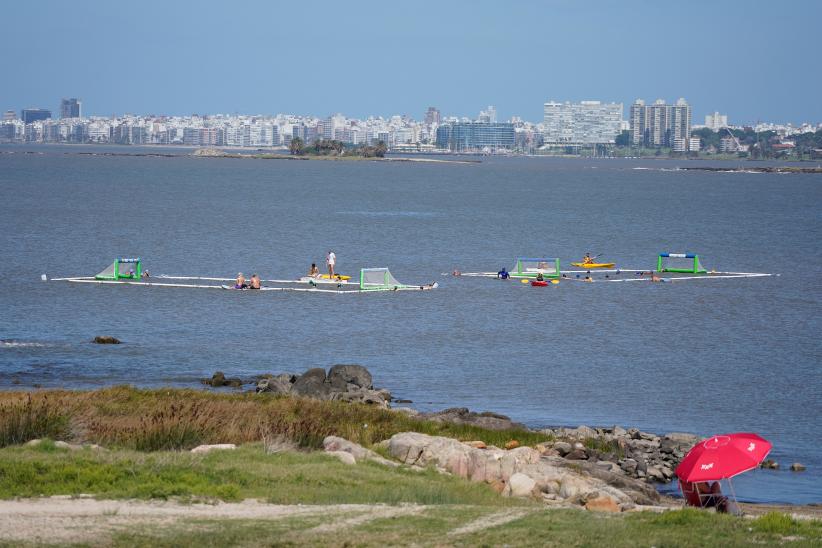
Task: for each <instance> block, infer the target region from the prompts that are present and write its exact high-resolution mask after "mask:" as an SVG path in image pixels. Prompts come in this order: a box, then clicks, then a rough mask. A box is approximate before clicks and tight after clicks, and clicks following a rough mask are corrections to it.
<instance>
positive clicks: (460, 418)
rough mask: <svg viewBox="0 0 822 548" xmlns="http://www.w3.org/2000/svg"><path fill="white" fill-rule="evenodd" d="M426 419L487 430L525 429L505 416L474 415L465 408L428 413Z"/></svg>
mask: <svg viewBox="0 0 822 548" xmlns="http://www.w3.org/2000/svg"><path fill="white" fill-rule="evenodd" d="M424 417H425V418H426V419H429V420H433V421H438V422H448V423H452V424H471V425H474V426H479V427H481V428H487V429H489V430H511V429H514V428H518V429H525V426H524V425H522V424H519V423H516V422H513V421H512V420H511V419H510V418H508V417H506V416H505V415H499V414H497V413H491V412H488V411H485V412H483V413H475V412H473V411H469V410H468V408H466V407H452V408H450V409H445V410H443V411H439V412H437V413H428V414H426V415H424Z"/></svg>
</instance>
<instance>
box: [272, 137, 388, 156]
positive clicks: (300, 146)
mask: <svg viewBox="0 0 822 548" xmlns="http://www.w3.org/2000/svg"><path fill="white" fill-rule="evenodd" d="M288 151H289V152H290V153H291V154H292V155H294V156H304V155H309V156H361V157H363V158H382V157H384V156H385V153H386V152H388V146H387V145H386V144H385V143H384V142H383V141H378V142H377V143H376V144H374V145H351V144H347V143H343V142H342V141H338V140H336V139H315V140H314V142H312V143H311V144H309V145H306V144H305V142H304V141H303V140H302V139H301V138H299V137H294V138H293V139H291V142H290V143H289V144H288Z"/></svg>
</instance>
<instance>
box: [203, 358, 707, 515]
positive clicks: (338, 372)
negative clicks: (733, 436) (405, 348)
mask: <svg viewBox="0 0 822 548" xmlns="http://www.w3.org/2000/svg"><path fill="white" fill-rule="evenodd" d="M201 382H202V383H203V384H205V385H208V386H211V387H223V386H228V387H235V388H240V387H242V386H244V385H249V384H251V385H253V386H254V391H255V392H256V393H258V394H272V395H294V396H302V397H309V398H316V399H321V400H339V401H346V402H352V403H362V404H368V405H375V406H378V407H381V408H385V409H390V410H392V411H394V412H399V413H406V414H408V415H411V416H414V417H415V418H419V419H424V420H430V421H436V422H447V423H452V424H458V425H470V426H476V427H479V428H485V429H489V430H500V431H506V430H512V431H517V430H518V431H523V432H536V433H540V434H544V435H545V436H546V437H547V439H550V440H552V441H550V442H545V443H540V444H538V445H537V446H536V447H534V448H530V447H520V446H519V442H518V441H517V440H516V439H512V440H510V442H509V443H508V444H507V445H506V447H505V448H496V447H491V446H485V444H483V443H482V442H470V443H463V442H460V441H457V440H451V439H450V438H436V437H430V436H428V437H427V438H431V439H427V438H421V437H420V436H425V435H424V434H415V433H407V436H412V438H407V436H406V438H401V439H398V440H394V438H396V436H394V438H392V441H389V442H388V443H387V445H386V448H387V450H388V452H389V453H390V454H391V455H392V456H394V457H395V458H399V460H400V461H401V462H405V463H407V464H408V463H411V464H415V465H427V464H432V463H433V464H435V465H436V466H438V467H439V468H441V469H442V470H444V471H447V472H450V473H456V474H457V475H462V476H465V477H470V478H474V477H478V476H480V475H482V474H486V473H485V472H483V473H480V472H477V471H476V470H475V469H474V467H475V466H480V467H482V468H483V469H484V470H487V469H488V459H490V460H491V461H493V462H507V461H506V459H507V458H508V457H507V455H509V452H511V451H514V453H510V454H511V455H515V456H514V457H513V460H512V461H511V462H512V463H513V464H511V466H508V467H507V468H505V466H503V468H504V469H505V470H507V472H505V471H500V472H499V473H495V474H491V475H490V476H487V474H486V476H487V477H485V476H483V477H484V478H485V479H484V480H483V481H488V482H489V483H491V484H492V485H494V486H495V487H496V488H498V489H499V490H500V491H501V492H502V491H504V490H505V489H508V492H510V493H519V492H520V491H522V489H521V488H519V487H514V486H512V485H511V483H510V482H511V476H512V475H513V474H515V473H520V474H526V473H529V474H531V476H529V477H531V479H533V481H534V486H537V485H540V486H541V487H540V489H542V491H540V493H542V495H544V496H545V497H548V498H547V499H546V500H561V501H566V502H567V501H568V500H569V499H573V501H575V502H576V503H581V504H586V501H587V499H588V498H590V497H589V496H585V497H582V498H580V497H574V496H572V495H573V494H579V492H581V491H582V492H585V493H588V495H590V494H591V493H590V492H589V491H591V492H592V491H597V492H599V491H601V490H602V488H603V486H610V487H612V488H614V489H616V491H618V492H614V493H611V495H612V498H613V500H614V501H617V502H616V503H615V504H616V506H619V507H620V508H622V509H625V508H626V507H627V506H628V505H630V504H641V505H648V504H655V503H659V501H660V497H659V494H658V493H657V491H656V489H655V488H654V487H653V484H664V483H668V482H670V481H672V480H673V478H674V469H675V468H676V465H677V464H678V463H679V461H680V460H681V459H682V458H683V457H684V455H685V453H686V452H687V451H688V450H689V449H690V448H691V447H692V446H693V445H694V444H695V443H697V442H698V441H699V439H700V438H699V437H698V436H696V435H693V434H689V433H682V432H671V433H668V434H665V435H661V436H660V435H656V434H653V433H649V432H643V431H641V430H639V429H636V428H622V427H621V426H616V425H615V426H610V427H599V428H592V427H589V426H579V427H577V428H565V427H556V428H544V429H539V430H534V429H531V428H528V427H526V426H525V425H524V424H521V423H517V422H514V421H512V420H511V419H510V418H509V417H507V416H505V415H501V414H498V413H492V412H482V413H477V412H473V411H470V410H469V409H467V408H462V407H456V408H450V409H445V410H442V411H437V412H430V413H423V412H420V411H417V410H415V409H413V408H411V407H407V406H402V407H392V406H391V402H392V401H394V402H395V403H396V402H397V400H394V399H393V398H392V395H391V392H390V391H389V390H387V389H384V388H377V387H375V386H374V384H373V378H372V375H371V373H370V372H369V371H368V369H366V368H365V367H363V366H361V365H344V364H340V365H334V366H333V367H331V368H330V369H329V370H328V371H327V372H326V370H325V369H323V368H312V369H309V370H308V371H306V372H305V373H303V374H296V373H280V374H264V375H260V376H258V377H256V378H254V379H250V380H242V379H239V378H227V377H226V376H225V375H224V374H223V373H222V372H219V371H218V372H216V373H215V374H214V375H213V376H212V377H211V378H210V379H202V381H201ZM400 401H402V402H403V403H411V402H409V401H407V400H400ZM404 435H405V434H404ZM409 440H413V446H414V447H416V448H417V449H414V451H411V449H409V448H408V447H407V445H408V444H409V443H411V442H410V441H409ZM444 440H448V441H444ZM347 443H348V444H349V445H356V444H351V442H347ZM392 443H393V444H394V446H397V444H401V445H402V447H405V448H406V449H403V450H400V449H391V447H392V445H391V444H392ZM326 445H328V444H326ZM332 445H334V444H332ZM338 445H339V442H337V443H336V445H335V448H334V449H333V450H334V451H339V447H337V446H338ZM358 447H359V446H358ZM352 451H353V453H356V454H358V455H360V456H362V454H365V453H364V452H365V451H368V450H366V449H364V448H359V449H355V450H352ZM437 451H440V452H444V454H439V453H438V452H437ZM478 451H479V452H480V453H477V452H478ZM412 452H416V456H415V457H414V458H411V457H409V456H408V455H409V454H410V453H412ZM401 453H402V454H401ZM421 455H425V456H424V457H421ZM455 455H458V456H455ZM516 455H518V456H516ZM455 458H456V461H454V459H455ZM523 459H524V460H523ZM462 460H465V461H466V462H471V463H474V464H472V465H462V464H456V465H455V464H453V463H454V462H457V461H460V462H461V461H462ZM477 463H479V464H477ZM521 464H522V465H524V464H528V465H534V466H531V467H524V468H523V467H522V466H520V465H521ZM506 466H507V465H506ZM559 471H561V472H562V473H559ZM572 473H573V474H572ZM558 474H559V476H561V478H564V477H566V476H568V477H569V478H570V477H571V476H573V479H571V480H568V481H572V482H575V483H574V484H575V485H576V488H574V489H571V488H570V487H566V488H565V489H564V490H563V488H562V482H561V481H559V483H557V484H556V485H554V483H551V482H550V481H548V480H546V479H545V478H551V477H559V476H558ZM569 474H570V475H569ZM526 475H527V474H526ZM532 476H535V477H532ZM561 478H560V479H561ZM519 479H520V480H521V479H522V478H519ZM523 481H524V480H523ZM546 481H548V483H545V482H546ZM551 481H553V480H551ZM525 483H529V482H527V481H526V482H525ZM583 486H587V487H585V488H583ZM594 486H599V487H600V489H596V488H594ZM586 489H587V490H586ZM580 490H581V491H580ZM626 490H627V491H626ZM606 491H607V489H606ZM551 497H553V498H551ZM620 505H621V506H620ZM609 507H612V505H609Z"/></svg>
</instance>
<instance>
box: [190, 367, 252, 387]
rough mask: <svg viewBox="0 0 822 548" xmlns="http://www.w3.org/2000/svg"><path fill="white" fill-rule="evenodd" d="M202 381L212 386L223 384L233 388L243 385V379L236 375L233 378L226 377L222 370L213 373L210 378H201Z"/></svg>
mask: <svg viewBox="0 0 822 548" xmlns="http://www.w3.org/2000/svg"><path fill="white" fill-rule="evenodd" d="M200 382H201V383H203V384H206V385H208V386H211V387H212V388H219V387H221V386H231V387H233V388H239V387H241V386H242V385H243V381H242V379H238V378H236V377H233V378H226V376H225V374H224V373H223V372H222V371H217V372H215V373H214V374H213V375H211V378H210V379H200Z"/></svg>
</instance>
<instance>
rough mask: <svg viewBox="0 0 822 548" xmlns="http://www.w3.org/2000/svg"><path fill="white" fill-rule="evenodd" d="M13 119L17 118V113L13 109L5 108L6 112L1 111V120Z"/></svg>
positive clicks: (8, 120) (9, 120)
mask: <svg viewBox="0 0 822 548" xmlns="http://www.w3.org/2000/svg"><path fill="white" fill-rule="evenodd" d="M14 120H17V113H16V112H14V111H13V110H7V111H6V112H4V113H3V121H4V122H12V121H14Z"/></svg>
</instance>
